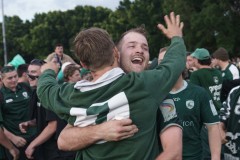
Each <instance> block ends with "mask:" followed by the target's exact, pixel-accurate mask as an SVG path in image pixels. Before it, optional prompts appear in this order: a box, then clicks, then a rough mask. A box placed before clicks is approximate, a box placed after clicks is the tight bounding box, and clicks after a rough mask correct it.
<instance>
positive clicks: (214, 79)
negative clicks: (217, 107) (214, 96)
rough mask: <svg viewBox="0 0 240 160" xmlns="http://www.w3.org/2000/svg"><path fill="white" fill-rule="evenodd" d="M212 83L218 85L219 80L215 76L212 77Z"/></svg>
mask: <svg viewBox="0 0 240 160" xmlns="http://www.w3.org/2000/svg"><path fill="white" fill-rule="evenodd" d="M213 82H214V83H215V84H218V83H219V79H218V77H217V76H214V77H213Z"/></svg>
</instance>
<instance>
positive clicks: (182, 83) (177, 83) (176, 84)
mask: <svg viewBox="0 0 240 160" xmlns="http://www.w3.org/2000/svg"><path fill="white" fill-rule="evenodd" d="M183 85H184V81H183V78H182V76H180V77H179V78H178V80H177V82H176V83H175V85H174V87H173V88H172V90H171V91H172V92H176V91H178V90H179V89H181V88H182V87H183Z"/></svg>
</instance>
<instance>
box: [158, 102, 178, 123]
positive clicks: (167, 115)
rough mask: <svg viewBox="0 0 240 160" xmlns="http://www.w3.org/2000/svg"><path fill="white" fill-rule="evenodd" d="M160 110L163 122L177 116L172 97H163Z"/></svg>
mask: <svg viewBox="0 0 240 160" xmlns="http://www.w3.org/2000/svg"><path fill="white" fill-rule="evenodd" d="M160 110H161V112H162V115H163V118H164V122H167V121H169V120H171V119H173V118H175V117H177V112H176V107H175V104H174V101H173V100H172V99H165V100H164V101H163V103H162V104H161V105H160Z"/></svg>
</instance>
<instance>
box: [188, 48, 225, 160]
mask: <svg viewBox="0 0 240 160" xmlns="http://www.w3.org/2000/svg"><path fill="white" fill-rule="evenodd" d="M191 56H192V57H193V58H194V67H196V68H197V70H196V71H194V72H193V73H192V74H191V76H190V82H191V83H193V84H196V85H199V86H201V87H203V88H205V89H206V91H207V92H208V93H209V95H210V96H211V98H212V100H213V104H212V105H213V106H215V107H216V110H217V111H218V112H219V110H220V108H221V100H220V95H221V89H222V83H223V79H222V75H221V72H220V71H219V70H218V69H215V68H212V67H211V57H210V54H209V52H208V50H207V49H205V48H197V49H196V50H195V51H194V52H193V53H192V54H191ZM201 135H202V145H203V159H209V158H211V153H210V149H209V144H208V142H209V140H208V131H207V128H206V127H205V126H204V127H202V133H201Z"/></svg>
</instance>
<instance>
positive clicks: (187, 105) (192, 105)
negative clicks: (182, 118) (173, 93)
mask: <svg viewBox="0 0 240 160" xmlns="http://www.w3.org/2000/svg"><path fill="white" fill-rule="evenodd" d="M186 107H187V108H188V109H192V108H193V107H194V101H193V100H187V101H186Z"/></svg>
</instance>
